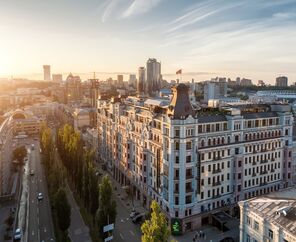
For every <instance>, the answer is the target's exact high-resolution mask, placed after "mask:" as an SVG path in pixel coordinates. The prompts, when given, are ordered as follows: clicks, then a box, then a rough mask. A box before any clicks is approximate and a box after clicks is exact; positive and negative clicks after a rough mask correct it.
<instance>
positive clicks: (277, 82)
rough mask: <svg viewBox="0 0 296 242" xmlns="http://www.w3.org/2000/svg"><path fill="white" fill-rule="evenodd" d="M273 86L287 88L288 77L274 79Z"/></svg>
mask: <svg viewBox="0 0 296 242" xmlns="http://www.w3.org/2000/svg"><path fill="white" fill-rule="evenodd" d="M275 85H276V86H277V87H287V86H288V77H286V76H279V77H277V78H276V79H275Z"/></svg>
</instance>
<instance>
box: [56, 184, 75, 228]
mask: <svg viewBox="0 0 296 242" xmlns="http://www.w3.org/2000/svg"><path fill="white" fill-rule="evenodd" d="M54 207H55V209H56V213H57V218H58V224H59V227H60V229H61V230H62V231H64V232H65V231H66V230H67V229H68V228H69V226H70V223H71V208H70V205H69V203H68V199H67V196H66V192H65V190H64V189H63V188H60V189H59V190H58V191H57V193H56V195H55V198H54Z"/></svg>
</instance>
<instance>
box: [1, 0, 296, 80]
mask: <svg viewBox="0 0 296 242" xmlns="http://www.w3.org/2000/svg"><path fill="white" fill-rule="evenodd" d="M168 1H169V0H121V1H119V0H100V1H95V0H88V1H83V2H80V1H70V0H65V1H58V0H52V1H37V0H29V1H19V0H11V1H5V2H3V3H1V10H2V12H1V15H0V30H1V33H2V36H1V39H0V53H1V55H0V76H5V77H10V76H11V75H13V76H20V75H23V76H24V75H26V76H28V75H31V74H30V73H38V74H39V73H41V72H42V65H43V64H50V65H51V66H52V73H61V72H62V73H67V72H70V71H72V72H73V73H89V72H91V71H92V70H95V71H96V72H98V73H99V72H108V73H114V72H120V71H123V72H125V73H128V72H131V73H136V72H137V68H138V67H139V66H145V64H146V61H147V59H148V58H150V57H154V58H157V59H158V60H159V61H161V63H162V73H172V74H173V73H175V71H176V70H178V69H180V68H182V69H183V70H184V72H185V73H191V72H205V73H216V74H214V75H210V76H206V77H202V76H200V75H197V76H196V78H195V79H197V81H201V80H203V79H208V78H209V77H214V76H222V77H231V78H232V79H233V78H235V77H237V76H240V77H246V78H249V79H252V80H253V81H254V83H256V81H257V80H265V81H266V82H267V83H270V84H273V83H274V82H275V78H276V77H277V76H279V75H286V76H288V77H289V83H292V82H294V81H296V69H295V66H296V48H295V42H296V14H295V12H296V0H282V1H276V0H271V1H266V0H242V1H239V2H238V1H235V0H229V1H227V2H225V1H222V0H199V1H196V0H185V1H177V0H171V1H170V2H168ZM168 3H170V4H168ZM69 70H70V71H69ZM164 76H165V74H164ZM191 78H194V76H192V77H191ZM191 78H190V77H188V79H191ZM199 78H200V79H199Z"/></svg>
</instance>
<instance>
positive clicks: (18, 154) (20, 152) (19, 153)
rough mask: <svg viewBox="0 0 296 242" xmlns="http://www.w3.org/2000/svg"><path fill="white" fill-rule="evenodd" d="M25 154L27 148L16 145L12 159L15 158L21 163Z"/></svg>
mask: <svg viewBox="0 0 296 242" xmlns="http://www.w3.org/2000/svg"><path fill="white" fill-rule="evenodd" d="M26 156H27V149H26V147H25V146H21V147H17V148H16V149H15V150H14V151H13V159H14V160H17V161H18V162H19V163H20V164H23V162H24V158H25V157H26Z"/></svg>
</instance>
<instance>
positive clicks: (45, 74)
mask: <svg viewBox="0 0 296 242" xmlns="http://www.w3.org/2000/svg"><path fill="white" fill-rule="evenodd" d="M43 78H44V81H50V79H51V78H50V65H44V66H43Z"/></svg>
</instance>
